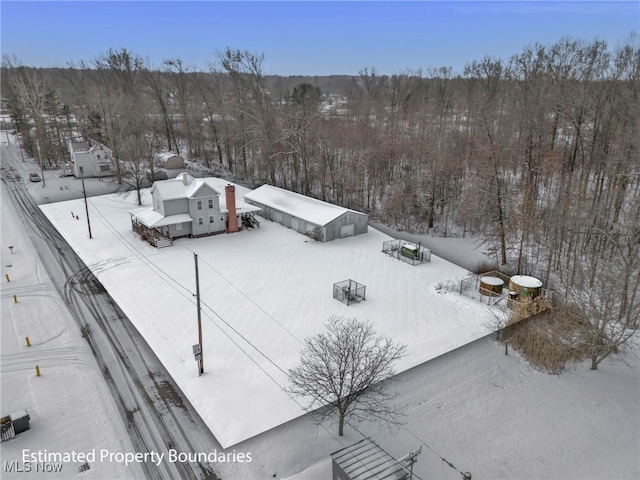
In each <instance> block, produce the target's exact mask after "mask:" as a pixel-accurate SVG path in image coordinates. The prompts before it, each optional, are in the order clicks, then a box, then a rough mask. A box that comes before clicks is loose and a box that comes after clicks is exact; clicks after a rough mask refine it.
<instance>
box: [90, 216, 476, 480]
mask: <svg viewBox="0 0 640 480" xmlns="http://www.w3.org/2000/svg"><path fill="white" fill-rule="evenodd" d="M94 208H95V207H94ZM98 214H99V215H100V216H101V217H102V219H103V221H104V222H105V223H106V224H107V226H108V228H109V229H110V230H111V231H112V232H115V233H116V234H117V235H118V236H119V237H121V238H122V239H123V240H125V244H127V248H128V249H129V250H131V251H133V252H134V255H135V256H136V257H138V258H139V259H140V260H141V261H142V262H143V264H144V265H145V266H146V267H147V268H149V269H150V270H151V271H152V272H153V273H155V274H156V275H157V276H159V277H160V278H161V279H162V280H163V281H164V282H165V283H167V284H168V285H169V286H172V288H174V289H175V290H176V291H178V293H180V294H181V295H182V296H183V297H185V298H186V299H187V300H189V301H190V302H191V303H193V298H191V297H192V296H193V294H191V292H190V290H189V289H188V288H187V287H185V286H184V285H182V284H181V283H180V282H178V281H177V280H175V279H174V278H173V277H171V276H170V275H169V274H168V273H167V272H165V271H164V270H162V269H161V268H159V267H158V266H156V265H155V264H154V263H153V262H151V261H150V260H149V259H148V258H147V257H146V256H145V255H144V254H143V253H142V252H140V251H139V250H137V249H136V248H135V247H134V246H133V245H131V244H129V242H128V240H127V239H126V238H125V237H124V236H123V235H122V234H120V232H119V231H118V230H117V229H116V228H115V227H114V226H113V225H111V223H110V222H109V221H108V220H107V219H106V217H104V215H103V214H102V213H101V212H100V211H99V210H98ZM185 248H186V247H185ZM186 249H187V250H189V251H191V252H193V251H192V250H191V249H189V248H186ZM204 263H205V264H206V265H207V266H209V268H211V269H212V270H213V271H215V272H216V273H217V274H218V275H219V276H220V277H221V278H222V279H223V280H225V281H226V282H227V283H229V285H231V286H232V287H233V288H234V289H236V290H237V291H238V292H240V293H241V294H242V295H243V296H244V297H245V298H246V299H247V300H248V301H250V302H251V303H252V304H254V305H255V306H256V307H257V308H258V309H260V310H261V311H262V312H263V313H265V315H267V316H268V317H269V318H270V319H271V320H273V321H274V322H275V323H277V324H278V325H280V327H281V328H283V329H284V330H285V331H287V333H289V335H291V336H292V337H293V338H294V339H296V340H297V341H298V342H300V343H303V342H302V341H301V340H300V339H299V338H297V337H296V336H295V335H294V334H293V333H292V332H290V331H289V330H288V329H286V328H285V327H284V326H283V325H281V324H280V323H279V322H278V321H277V320H275V319H274V318H273V317H272V316H271V315H269V314H268V313H267V312H266V311H264V309H262V308H261V307H260V306H259V305H257V304H256V303H255V302H253V300H251V298H250V297H248V296H247V295H246V294H245V293H244V292H242V290H240V289H239V288H238V287H236V286H235V285H234V284H233V283H231V282H230V281H229V280H228V279H227V278H225V277H224V276H223V275H222V274H220V272H218V271H217V270H216V269H215V268H214V267H212V266H211V265H209V264H208V263H207V262H204ZM161 274H162V275H161ZM167 278H168V279H169V280H170V281H168V280H167ZM172 283H173V284H175V285H171V284H172ZM176 285H177V286H179V287H180V288H181V289H183V290H184V292H180V291H179V290H178V288H176ZM185 292H187V293H190V296H188V295H186V294H185ZM201 304H202V305H203V306H204V307H205V308H206V309H208V310H209V311H210V312H211V313H212V314H213V315H214V316H215V317H217V318H218V319H219V320H220V321H222V322H223V323H224V324H225V325H226V326H227V327H228V328H229V329H231V330H232V331H233V332H234V333H235V334H236V335H237V336H239V337H240V338H241V339H242V340H244V342H246V343H247V344H248V345H249V346H250V347H251V348H252V349H254V350H255V351H256V352H257V353H258V354H260V355H261V356H262V357H263V358H264V359H265V360H267V361H268V362H269V363H270V364H272V365H273V366H274V367H275V368H276V369H278V370H279V371H280V372H281V373H283V374H284V375H285V376H286V378H287V379H291V377H290V375H289V373H288V372H287V371H285V370H284V369H283V368H282V367H280V365H278V364H277V363H276V362H275V361H274V360H273V359H271V357H269V355H267V354H266V353H264V352H263V351H262V350H261V349H260V348H259V347H257V346H256V345H255V344H254V343H253V342H251V341H250V340H249V339H248V338H247V337H245V336H244V335H243V334H242V333H240V332H239V331H238V330H237V329H236V328H235V327H233V326H232V325H231V324H230V323H229V322H228V321H227V320H225V319H224V318H223V317H222V316H221V315H220V314H219V313H217V312H216V311H215V310H214V309H213V308H212V307H211V306H210V305H208V304H207V303H206V302H204V301H202V300H201ZM205 314H206V313H205ZM206 316H207V318H209V320H211V322H212V323H213V324H214V326H215V327H216V328H218V330H220V332H221V333H222V334H224V335H225V336H226V337H227V338H228V339H229V340H230V341H231V342H232V343H233V344H234V345H235V346H236V347H237V348H238V349H239V350H240V351H241V352H242V353H243V354H244V355H245V356H246V357H247V358H248V359H249V360H250V361H251V362H252V363H254V364H255V365H256V366H257V367H258V368H259V369H260V370H261V371H262V372H263V373H264V374H265V375H266V376H267V377H268V378H269V379H270V380H271V381H272V382H273V383H274V384H275V385H277V386H278V387H279V388H280V389H281V390H282V391H283V392H284V393H285V394H286V395H287V396H288V397H289V398H290V399H291V400H292V401H293V402H295V403H296V404H297V405H298V406H299V407H300V408H301V409H302V410H303V411H306V412H307V413H309V410H308V408H307V407H305V406H304V405H302V404H301V403H300V402H299V401H298V400H297V399H296V398H295V397H294V396H293V395H291V393H290V392H289V391H287V388H286V387H285V386H283V385H281V384H280V382H278V380H276V379H275V378H274V377H273V376H272V375H271V374H270V373H269V372H268V371H267V370H265V369H264V368H263V366H262V365H260V363H258V362H257V361H256V360H255V359H254V358H253V357H252V356H251V355H250V354H249V353H248V352H247V351H246V350H245V349H244V348H242V346H241V345H240V344H239V343H238V342H237V341H236V340H234V339H233V338H232V337H231V335H229V333H228V332H226V331H225V330H224V329H223V328H222V327H221V326H220V325H219V324H218V323H217V322H216V321H215V320H214V319H213V318H212V317H211V316H210V315H208V314H206ZM345 423H346V424H347V425H349V426H350V427H351V428H352V429H353V430H354V431H356V432H357V433H358V434H359V435H360V436H362V437H363V439H364V438H369V437H367V435H365V434H364V433H363V432H361V431H360V430H359V429H358V428H357V427H356V426H355V425H353V424H352V423H350V422H348V421H345ZM319 426H320V427H321V428H322V429H323V430H324V431H326V432H327V433H328V434H329V435H330V436H331V437H332V438H333V439H334V440H336V441H337V442H338V443H339V444H340V445H341V446H343V447H346V445H345V444H344V443H343V442H342V441H341V440H340V439H339V438H337V437H336V436H335V435H334V434H333V433H331V432H330V431H329V430H328V429H327V428H326V427H325V426H324V425H322V424H319ZM401 428H402V429H404V430H406V431H407V432H408V433H409V434H410V435H411V436H412V437H414V438H415V439H416V440H418V441H419V442H420V444H422V445H424V446H425V447H426V448H428V449H429V450H430V451H431V452H432V453H433V454H435V455H436V456H437V457H438V458H439V459H440V460H441V461H442V462H443V463H446V464H447V466H449V467H450V468H452V469H453V470H455V471H456V472H458V473H459V474H460V475H462V477H463V478H468V475H469V474H468V473H465V472H462V471H461V470H459V469H458V468H457V467H456V466H455V465H453V463H451V462H450V461H448V460H447V459H446V458H444V457H443V456H442V455H440V454H439V453H438V452H437V451H436V450H434V449H433V448H432V447H431V446H429V445H428V444H427V443H426V442H425V441H424V440H422V439H421V438H420V437H418V436H417V435H416V434H415V433H413V432H412V431H411V430H409V428H407V427H406V426H404V425H403V426H401ZM392 458H393V459H394V461H396V462H397V463H399V464H400V462H398V460H396V459H395V458H394V457H393V456H392ZM360 462H361V461H360ZM361 463H362V462H361ZM400 465H402V464H400ZM363 466H364V463H363ZM413 475H414V476H415V477H416V478H418V479H419V480H422V479H421V478H420V477H419V476H418V475H417V474H416V473H414V474H413Z"/></svg>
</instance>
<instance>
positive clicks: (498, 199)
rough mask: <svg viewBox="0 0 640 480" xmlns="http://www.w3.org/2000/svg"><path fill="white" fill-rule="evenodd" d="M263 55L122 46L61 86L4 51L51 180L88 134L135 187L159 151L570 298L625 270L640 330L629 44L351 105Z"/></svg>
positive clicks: (373, 84)
mask: <svg viewBox="0 0 640 480" xmlns="http://www.w3.org/2000/svg"><path fill="white" fill-rule="evenodd" d="M263 60H264V58H263V55H260V54H254V53H250V52H246V51H239V50H232V49H230V48H227V49H226V50H225V51H223V52H220V53H218V54H217V57H216V58H214V59H213V60H212V63H211V65H210V66H209V69H208V71H201V70H197V69H194V68H190V67H187V66H186V65H185V64H184V62H183V61H181V60H180V59H168V60H166V61H164V63H163V64H162V65H160V66H157V65H150V64H148V62H145V61H143V60H142V58H141V57H139V56H137V55H135V54H133V53H132V52H129V51H127V50H126V49H122V50H110V51H108V52H107V53H106V54H103V55H101V56H99V57H98V58H96V59H94V60H92V61H88V62H86V63H85V62H82V63H80V64H79V65H70V66H69V68H67V69H62V70H60V69H58V70H56V71H55V75H53V74H52V73H51V72H50V71H49V70H42V69H33V68H27V67H23V66H20V65H19V62H18V61H17V60H15V59H11V58H9V57H6V56H5V57H4V58H3V72H2V73H3V75H2V82H3V96H4V97H5V98H6V99H7V101H8V104H9V106H10V109H11V114H12V117H13V119H14V122H15V125H16V128H17V129H18V130H19V131H20V133H21V134H22V138H23V141H24V146H25V148H26V149H27V150H29V151H31V152H33V151H34V148H35V144H36V143H37V144H39V145H40V147H41V149H42V152H44V157H43V161H44V162H45V163H46V165H45V167H48V166H55V165H56V164H57V163H58V162H60V161H64V159H65V158H66V155H65V151H66V147H65V145H64V144H65V140H66V139H67V138H69V137H72V136H77V135H82V136H84V137H94V138H98V139H100V140H102V141H104V142H105V143H107V144H108V145H109V146H110V147H111V148H112V149H113V151H114V156H115V157H116V158H117V159H120V160H126V161H127V162H128V163H129V165H132V166H130V167H128V169H127V171H126V172H120V171H119V172H118V179H119V180H120V181H128V182H131V183H132V184H133V185H134V187H137V188H139V187H140V181H141V180H142V179H143V175H142V172H144V171H145V170H146V169H148V168H151V169H152V170H153V165H150V162H149V161H150V158H151V155H152V154H153V153H154V152H157V151H161V150H170V151H174V152H176V153H179V154H182V155H184V156H185V157H187V158H188V159H190V160H192V161H195V160H197V161H199V162H200V163H201V164H203V165H204V166H205V167H207V168H209V169H218V170H221V171H224V172H226V174H228V175H230V176H232V178H234V179H236V180H237V181H242V182H245V183H246V184H248V185H250V186H254V185H258V184H262V183H270V184H274V185H278V186H282V187H284V188H287V189H291V190H295V191H298V192H301V193H304V194H307V195H311V196H314V197H317V198H320V199H323V200H327V201H331V202H334V203H338V204H341V205H343V206H346V207H349V208H354V209H357V210H362V211H365V212H368V213H370V214H371V215H372V216H373V217H377V218H379V219H380V220H382V221H384V222H388V223H393V224H395V225H396V226H398V227H400V228H405V229H409V228H412V229H420V230H423V231H429V230H430V229H432V228H436V229H438V230H439V234H440V235H444V236H449V235H467V234H481V235H484V236H485V237H486V238H488V239H489V240H490V246H491V248H492V250H493V251H494V252H495V256H496V263H497V264H503V265H504V264H507V263H509V264H511V265H513V266H514V269H515V270H516V271H517V272H518V273H527V274H534V275H536V276H538V277H540V278H542V279H543V280H544V281H545V283H550V282H555V283H556V285H557V286H559V287H560V286H562V287H563V291H564V292H566V295H567V296H568V295H569V294H570V292H572V291H573V287H575V286H576V285H580V291H581V292H583V294H585V293H584V292H587V294H588V292H589V291H590V289H598V288H599V287H598V285H599V283H602V278H604V276H603V274H604V273H605V272H607V273H608V272H614V277H615V278H613V279H610V282H611V283H612V285H610V287H611V288H610V290H611V291H613V292H616V295H617V294H618V293H619V294H620V295H622V296H623V297H624V298H626V300H624V302H622V304H621V305H619V309H618V312H617V315H618V317H619V318H620V319H624V318H626V319H627V320H625V322H627V323H628V321H635V324H636V325H637V315H636V317H635V320H634V319H632V318H629V313H630V312H631V311H635V312H636V313H637V305H638V298H637V295H638V288H639V287H638V280H637V278H638V274H639V269H640V251H639V247H640V195H639V193H640V159H639V156H638V152H639V148H638V147H639V145H638V143H639V139H640V135H639V132H638V119H639V117H640V115H639V113H640V47H639V42H638V38H637V36H636V35H635V34H631V35H629V37H628V38H627V39H626V40H625V41H624V42H623V43H621V44H620V45H618V46H616V47H614V48H611V47H610V46H609V45H607V44H606V43H605V42H603V41H598V40H597V41H593V42H585V41H579V40H572V39H562V40H560V41H558V42H557V43H555V44H552V45H548V46H545V45H538V44H536V45H534V46H531V47H528V48H525V49H524V50H523V51H522V52H520V53H518V54H515V55H513V56H512V57H511V58H509V59H506V60H504V59H497V58H491V57H485V58H483V59H480V60H476V61H473V62H471V63H469V64H468V65H467V66H466V68H465V70H464V72H463V74H461V75H454V73H453V72H452V69H451V68H447V67H443V68H437V69H428V70H425V71H414V72H405V73H399V74H396V75H391V76H381V75H378V73H377V71H376V69H375V68H374V67H367V68H363V69H362V70H361V71H360V74H359V75H358V76H356V77H349V78H347V79H343V94H341V95H331V94H332V93H333V92H331V91H324V92H321V91H320V89H319V88H318V87H317V86H316V85H314V84H313V79H308V78H305V79H302V77H301V79H300V81H299V82H297V80H296V79H295V78H294V79H286V78H282V77H275V78H274V77H268V76H266V75H265V74H264V71H263V65H262V64H263ZM292 81H293V82H294V83H293V84H292ZM119 165H120V163H118V166H119ZM123 165H124V164H123ZM587 294H585V295H587ZM581 301H582V302H583V303H584V305H587V304H588V303H589V300H588V298H587V297H583V298H582V300H581ZM599 303H600V304H602V303H603V302H602V301H599ZM633 307H635V309H636V310H633ZM629 308H631V310H629ZM621 321H622V320H621Z"/></svg>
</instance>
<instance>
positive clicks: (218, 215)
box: [129, 173, 260, 247]
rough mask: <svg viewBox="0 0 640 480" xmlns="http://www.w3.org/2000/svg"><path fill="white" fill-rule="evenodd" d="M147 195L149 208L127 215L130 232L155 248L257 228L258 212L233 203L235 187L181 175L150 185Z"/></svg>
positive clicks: (254, 208)
mask: <svg viewBox="0 0 640 480" xmlns="http://www.w3.org/2000/svg"><path fill="white" fill-rule="evenodd" d="M150 192H151V196H152V206H151V207H145V208H138V209H135V210H131V211H130V212H129V213H130V214H131V224H132V228H133V230H134V231H135V232H137V233H138V234H139V235H140V236H141V237H142V238H143V239H145V240H147V241H148V242H149V243H151V244H152V245H154V246H156V247H161V246H168V245H171V244H172V242H173V239H175V238H180V237H200V236H205V235H215V234H218V233H224V232H226V233H233V232H237V231H238V230H240V229H241V228H242V227H243V226H246V227H257V226H259V223H258V221H257V220H256V219H255V218H254V216H253V214H254V213H255V212H258V211H260V208H258V207H255V206H253V205H249V204H246V203H245V202H244V201H243V200H242V199H240V200H238V199H236V195H235V185H233V184H230V183H228V182H226V181H224V180H222V179H220V178H212V177H210V178H194V177H192V176H191V175H189V174H188V173H181V174H179V175H178V176H177V177H176V178H172V179H170V180H160V181H156V182H154V184H153V186H152V187H151V190H150ZM222 192H224V195H222Z"/></svg>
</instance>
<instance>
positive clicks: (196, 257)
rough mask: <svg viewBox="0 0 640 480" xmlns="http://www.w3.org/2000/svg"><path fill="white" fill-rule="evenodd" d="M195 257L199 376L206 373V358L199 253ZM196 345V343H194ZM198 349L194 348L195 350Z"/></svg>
mask: <svg viewBox="0 0 640 480" xmlns="http://www.w3.org/2000/svg"><path fill="white" fill-rule="evenodd" d="M193 259H194V260H195V263H196V305H197V308H198V346H199V348H198V349H197V350H198V353H197V354H196V359H197V360H198V376H200V375H202V374H203V373H204V360H203V358H202V316H201V314H200V277H199V275H198V255H197V254H195V253H194V254H193ZM194 347H195V345H194ZM195 351H196V349H195V348H194V352H195Z"/></svg>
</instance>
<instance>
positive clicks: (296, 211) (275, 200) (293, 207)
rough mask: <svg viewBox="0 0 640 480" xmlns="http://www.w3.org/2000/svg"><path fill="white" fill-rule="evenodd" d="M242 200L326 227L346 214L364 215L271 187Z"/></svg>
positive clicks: (260, 189) (254, 192) (251, 193)
mask: <svg viewBox="0 0 640 480" xmlns="http://www.w3.org/2000/svg"><path fill="white" fill-rule="evenodd" d="M244 198H245V199H246V200H249V201H253V202H257V203H260V204H262V205H265V206H267V207H269V208H272V209H274V210H279V211H281V212H283V213H288V214H289V215H293V216H294V217H297V218H300V219H302V220H306V221H308V222H311V223H314V224H316V225H321V226H324V225H327V224H328V223H330V222H332V221H333V220H335V219H336V218H338V217H340V216H342V215H344V214H345V213H347V212H352V213H356V214H358V215H365V214H364V213H360V212H356V211H355V210H350V209H348V208H344V207H339V206H338V205H333V204H331V203H327V202H323V201H322V200H318V199H316V198H311V197H307V196H305V195H300V194H299V193H295V192H291V191H289V190H285V189H283V188H279V187H274V186H272V185H262V186H261V187H258V188H256V189H255V190H253V191H251V192H249V193H247V194H245V196H244Z"/></svg>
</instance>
